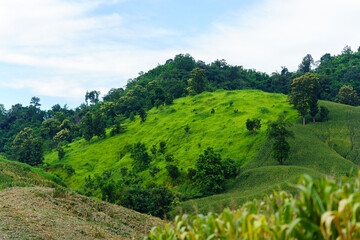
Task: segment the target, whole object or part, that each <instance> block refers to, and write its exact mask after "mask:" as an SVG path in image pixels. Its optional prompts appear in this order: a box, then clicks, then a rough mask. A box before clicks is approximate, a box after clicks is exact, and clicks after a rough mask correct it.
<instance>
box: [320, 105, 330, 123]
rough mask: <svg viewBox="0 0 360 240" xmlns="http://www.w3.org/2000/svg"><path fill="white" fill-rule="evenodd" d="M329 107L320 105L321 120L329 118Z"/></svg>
mask: <svg viewBox="0 0 360 240" xmlns="http://www.w3.org/2000/svg"><path fill="white" fill-rule="evenodd" d="M328 115H329V109H328V108H327V107H324V106H321V107H320V121H322V122H323V121H325V120H326V119H327V118H328Z"/></svg>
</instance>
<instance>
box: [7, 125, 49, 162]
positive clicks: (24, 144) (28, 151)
mask: <svg viewBox="0 0 360 240" xmlns="http://www.w3.org/2000/svg"><path fill="white" fill-rule="evenodd" d="M13 150H14V153H15V156H16V159H17V160H18V161H19V162H23V163H27V164H29V165H31V166H35V165H38V164H41V163H42V162H43V142H42V140H41V139H40V138H36V137H34V135H33V130H32V129H31V128H24V129H23V130H22V131H20V132H19V133H18V134H17V136H16V138H15V139H14V141H13Z"/></svg>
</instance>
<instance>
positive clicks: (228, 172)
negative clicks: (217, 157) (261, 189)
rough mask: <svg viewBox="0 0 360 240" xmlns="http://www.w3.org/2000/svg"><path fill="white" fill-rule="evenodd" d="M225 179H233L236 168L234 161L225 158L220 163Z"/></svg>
mask: <svg viewBox="0 0 360 240" xmlns="http://www.w3.org/2000/svg"><path fill="white" fill-rule="evenodd" d="M222 166H223V170H224V177H225V179H230V178H235V177H236V175H237V166H236V163H235V162H234V160H232V159H230V158H225V159H224V160H223V161H222Z"/></svg>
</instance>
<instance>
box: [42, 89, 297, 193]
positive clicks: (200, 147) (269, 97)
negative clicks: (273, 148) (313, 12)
mask: <svg viewBox="0 0 360 240" xmlns="http://www.w3.org/2000/svg"><path fill="white" fill-rule="evenodd" d="M212 109H214V111H215V113H211V111H212ZM284 113H287V117H288V118H289V119H290V120H291V121H294V120H295V119H296V112H295V111H294V110H293V109H292V108H291V107H290V105H289V104H288V103H287V96H285V95H282V94H270V93H265V92H261V91H258V90H243V91H223V90H221V91H216V92H213V93H208V92H204V93H202V94H200V95H196V96H187V97H185V98H180V99H177V100H175V101H174V103H173V104H172V105H170V106H165V107H159V109H156V108H153V109H152V110H150V111H149V112H148V116H147V120H146V121H145V122H144V123H143V124H141V123H140V119H138V118H136V119H135V121H134V122H127V123H126V131H125V132H124V133H122V134H120V135H117V136H114V137H108V138H106V139H105V140H100V141H98V140H97V139H96V138H93V139H92V141H91V144H90V145H88V144H87V142H86V141H84V140H81V141H77V142H74V143H71V144H69V145H67V146H66V147H65V151H66V154H65V157H64V159H62V160H61V161H59V160H58V156H57V152H55V151H54V152H52V153H50V154H48V155H46V156H45V162H46V163H47V164H49V168H50V169H51V170H52V171H53V172H54V173H56V174H58V175H60V176H61V177H62V178H64V179H65V181H66V182H67V183H68V184H69V186H70V187H72V188H74V189H79V188H80V187H81V186H83V185H84V182H85V180H84V179H85V177H87V176H88V175H94V174H102V173H103V172H104V171H106V170H110V169H113V176H115V178H116V177H120V176H121V172H120V170H121V168H124V167H126V168H131V161H132V159H131V158H130V153H128V150H127V148H128V144H134V143H136V142H139V141H140V142H142V143H145V144H146V146H147V148H148V149H150V148H151V147H152V146H153V145H157V146H158V145H159V143H160V142H161V141H164V142H166V153H165V155H167V154H173V156H174V161H173V162H171V164H175V165H177V166H178V167H179V169H180V170H181V172H182V173H183V174H185V172H186V171H187V169H188V168H193V167H194V164H195V161H196V159H197V158H198V157H199V154H202V153H203V152H204V150H205V149H206V148H207V147H213V148H214V150H215V151H216V152H218V153H220V154H221V156H222V158H223V159H225V158H231V159H232V160H234V161H235V162H237V163H238V165H239V166H242V165H244V164H245V163H247V162H249V161H250V160H251V159H253V158H254V157H255V156H256V154H257V152H258V151H259V149H260V148H261V146H262V145H263V143H264V142H265V139H266V137H265V135H266V123H267V122H268V121H270V120H275V119H277V117H278V115H279V114H284ZM255 117H256V118H260V119H261V120H262V124H263V127H262V128H261V130H260V131H259V132H258V134H256V135H250V134H249V133H248V131H247V130H246V127H245V122H246V120H247V119H248V118H255ZM187 125H188V126H189V131H188V132H186V131H185V130H184V128H185V127H186V126H187ZM108 135H109V134H108ZM148 152H150V151H148ZM167 164H168V162H166V161H165V159H164V156H163V155H162V154H158V156H157V158H156V160H153V161H152V163H151V166H150V169H151V168H153V167H154V166H156V167H157V168H159V169H160V172H159V173H157V174H156V175H155V177H151V176H150V174H149V170H147V171H144V172H141V173H140V174H141V176H142V177H143V178H144V179H145V184H152V183H157V184H165V185H170V177H168V176H167V175H166V170H165V166H166V165H167ZM66 165H68V166H69V165H70V166H72V168H73V169H75V174H73V175H71V176H70V177H68V175H67V174H66V171H64V166H66Z"/></svg>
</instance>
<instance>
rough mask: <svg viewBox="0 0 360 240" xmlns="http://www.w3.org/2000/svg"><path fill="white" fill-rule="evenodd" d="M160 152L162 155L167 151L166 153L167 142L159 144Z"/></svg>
mask: <svg viewBox="0 0 360 240" xmlns="http://www.w3.org/2000/svg"><path fill="white" fill-rule="evenodd" d="M159 145H160V146H159V152H160V153H162V154H165V151H166V142H164V141H162V142H160V144H159Z"/></svg>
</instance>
